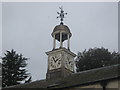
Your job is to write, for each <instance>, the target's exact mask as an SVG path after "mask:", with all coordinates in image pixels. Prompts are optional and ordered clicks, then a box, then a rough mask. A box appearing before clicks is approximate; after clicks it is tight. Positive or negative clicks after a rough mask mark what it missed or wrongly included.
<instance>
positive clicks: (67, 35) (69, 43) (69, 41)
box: [67, 34, 70, 50]
mask: <svg viewBox="0 0 120 90" xmlns="http://www.w3.org/2000/svg"><path fill="white" fill-rule="evenodd" d="M67 38H68V50H69V49H70V37H69V34H67Z"/></svg>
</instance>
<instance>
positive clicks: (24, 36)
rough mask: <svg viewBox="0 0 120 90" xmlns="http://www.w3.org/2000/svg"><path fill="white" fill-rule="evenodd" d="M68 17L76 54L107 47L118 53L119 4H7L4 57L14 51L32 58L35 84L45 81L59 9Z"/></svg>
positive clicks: (30, 70) (65, 22)
mask: <svg viewBox="0 0 120 90" xmlns="http://www.w3.org/2000/svg"><path fill="white" fill-rule="evenodd" d="M60 6H63V9H64V11H65V12H67V13H68V15H67V16H66V17H65V19H64V24H65V25H67V26H68V27H69V28H70V31H71V33H72V37H71V39H70V49H71V51H72V52H74V53H76V54H77V53H78V52H79V51H80V52H82V51H84V50H85V49H87V50H88V49H89V48H94V47H102V46H103V47H104V48H107V49H109V51H111V52H112V51H118V3H117V2H31V3H30V2H26V3H25V2H21V3H17V2H10V3H8V2H6V3H5V2H4V3H2V54H3V56H4V53H5V51H6V50H11V49H14V50H15V51H16V52H17V53H22V54H23V56H24V57H28V58H30V59H29V60H28V61H27V63H28V66H27V69H28V72H30V73H31V76H32V80H33V81H35V80H41V79H45V78H46V72H47V61H48V57H47V55H46V54H45V52H47V51H50V50H52V48H53V38H52V36H51V33H52V31H53V29H54V27H55V26H56V25H59V24H60V20H59V19H57V18H56V17H57V12H59V11H60V9H59V7H60Z"/></svg>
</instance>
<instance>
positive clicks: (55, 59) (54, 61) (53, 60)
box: [49, 54, 61, 70]
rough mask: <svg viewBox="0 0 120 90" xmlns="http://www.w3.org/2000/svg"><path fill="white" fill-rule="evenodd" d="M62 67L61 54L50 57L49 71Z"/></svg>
mask: <svg viewBox="0 0 120 90" xmlns="http://www.w3.org/2000/svg"><path fill="white" fill-rule="evenodd" d="M60 67H61V54H55V55H51V56H50V57H49V70H53V69H58V68H60Z"/></svg>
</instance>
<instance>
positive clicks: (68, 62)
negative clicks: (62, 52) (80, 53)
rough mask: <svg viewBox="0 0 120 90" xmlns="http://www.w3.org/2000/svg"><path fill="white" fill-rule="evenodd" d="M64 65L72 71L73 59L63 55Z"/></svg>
mask: <svg viewBox="0 0 120 90" xmlns="http://www.w3.org/2000/svg"><path fill="white" fill-rule="evenodd" d="M65 67H66V68H67V69H69V70H70V71H74V61H73V59H72V58H71V57H69V56H67V55H66V56H65Z"/></svg>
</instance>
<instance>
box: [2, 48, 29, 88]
mask: <svg viewBox="0 0 120 90" xmlns="http://www.w3.org/2000/svg"><path fill="white" fill-rule="evenodd" d="M4 55H5V56H4V57H2V86H3V87H7V86H11V85H17V84H20V83H21V82H23V81H25V80H26V79H27V78H29V77H30V73H27V70H26V69H25V67H26V66H27V63H26V60H28V58H25V57H23V55H22V54H17V53H16V51H14V50H13V49H12V50H11V51H6V53H5V54H4ZM29 81H30V80H29Z"/></svg>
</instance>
